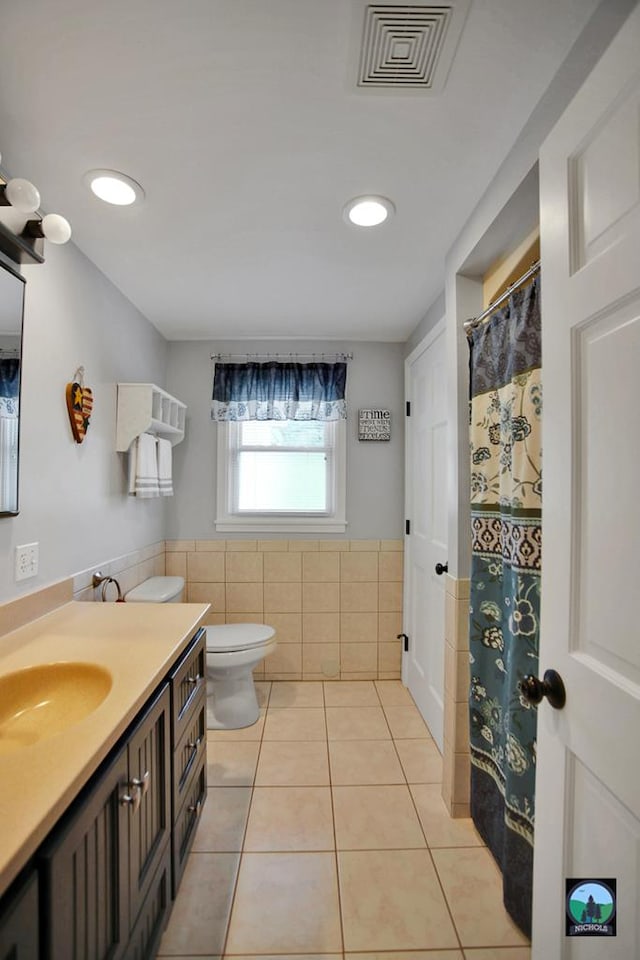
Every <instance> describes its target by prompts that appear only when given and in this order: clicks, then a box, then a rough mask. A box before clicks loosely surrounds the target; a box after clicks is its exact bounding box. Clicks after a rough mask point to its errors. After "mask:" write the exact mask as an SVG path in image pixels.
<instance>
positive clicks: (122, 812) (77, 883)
mask: <svg viewBox="0 0 640 960" xmlns="http://www.w3.org/2000/svg"><path fill="white" fill-rule="evenodd" d="M127 784H128V768H127V752H126V748H123V749H122V750H121V751H120V752H119V753H117V754H116V756H115V757H114V758H113V760H112V761H111V763H110V764H109V765H108V767H107V769H106V770H105V771H103V772H102V773H101V776H100V778H99V780H98V781H97V782H96V784H95V785H94V786H93V788H92V789H90V790H89V792H88V794H87V795H86V796H84V795H83V796H82V798H81V799H80V800H79V802H78V803H77V804H76V805H75V806H74V808H73V809H72V810H71V811H70V812H69V813H68V814H67V815H66V816H65V817H64V818H63V820H62V821H61V823H60V824H59V825H58V827H57V829H56V832H55V835H54V837H53V839H52V840H51V842H50V843H48V844H46V845H45V847H44V849H43V852H42V860H41V864H42V870H41V879H42V903H43V905H44V909H43V914H44V921H45V922H44V933H43V938H44V943H43V948H44V957H45V958H46V960H118V958H120V957H122V956H123V955H124V951H125V948H126V945H127V941H128V938H129V929H130V916H129V897H128V887H129V878H128V874H127V864H128V854H127V844H128V834H129V831H128V819H129V817H130V816H131V814H130V809H131V796H130V794H129V792H128V786H127Z"/></svg>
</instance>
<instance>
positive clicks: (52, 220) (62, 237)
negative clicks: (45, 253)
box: [42, 213, 71, 243]
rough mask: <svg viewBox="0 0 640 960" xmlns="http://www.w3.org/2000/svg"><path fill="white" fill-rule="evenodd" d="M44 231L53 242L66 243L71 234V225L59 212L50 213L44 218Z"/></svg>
mask: <svg viewBox="0 0 640 960" xmlns="http://www.w3.org/2000/svg"><path fill="white" fill-rule="evenodd" d="M42 232H43V233H44V235H45V237H46V238H47V240H50V241H51V243H66V242H67V240H68V239H69V237H70V236H71V226H70V224H69V221H68V220H65V218H64V217H61V216H60V214H59V213H48V214H47V215H46V216H45V217H43V218H42Z"/></svg>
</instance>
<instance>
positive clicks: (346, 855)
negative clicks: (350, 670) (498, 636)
mask: <svg viewBox="0 0 640 960" xmlns="http://www.w3.org/2000/svg"><path fill="white" fill-rule="evenodd" d="M257 687H258V691H259V698H260V701H261V707H262V710H261V716H260V719H259V720H258V722H257V723H256V724H255V725H254V726H253V727H249V728H247V729H245V730H234V731H219V732H218V731H215V732H214V731H210V732H209V734H208V794H209V796H208V800H207V803H206V804H205V807H204V809H203V813H202V820H201V822H200V825H199V827H198V832H197V834H196V837H195V841H194V846H193V850H192V852H191V854H190V856H189V861H188V863H187V868H186V871H185V874H184V878H183V881H182V886H181V888H180V892H179V895H178V898H177V900H176V902H175V905H174V908H173V913H172V915H171V919H170V921H169V925H168V927H167V930H166V932H165V934H164V937H163V939H162V943H161V945H160V951H159V956H161V957H173V958H180V960H195V958H199V960H223V958H224V960H227V958H229V960H231V958H235V960H250V958H262V960H280V958H283V960H284V958H286V960H529V956H530V951H529V946H528V943H527V941H526V939H525V938H524V937H523V936H522V934H521V933H520V932H519V930H518V929H517V928H516V927H515V926H514V924H513V923H512V922H511V920H510V919H509V917H508V915H507V914H506V912H505V910H504V908H503V906H502V899H501V890H500V874H499V872H498V869H497V867H496V866H495V863H494V861H493V858H492V857H491V854H490V853H489V852H488V851H487V849H486V848H485V847H484V845H483V843H482V841H481V840H480V838H479V836H478V834H477V833H476V832H475V830H474V827H473V825H472V823H471V821H470V820H451V819H450V818H449V817H448V815H447V812H446V809H445V807H444V804H443V802H442V800H441V797H440V790H441V778H442V760H441V757H440V754H439V752H438V750H437V748H436V745H435V743H434V742H433V740H432V739H431V736H430V734H429V731H428V729H427V728H426V726H425V725H424V723H423V721H422V718H421V717H420V714H419V713H418V711H417V709H416V707H415V705H414V704H413V701H412V700H411V697H410V696H409V694H408V692H407V690H406V689H405V688H404V687H403V686H402V684H401V683H400V681H398V680H383V681H375V682H373V681H359V682H358V681H354V682H347V681H340V682H335V683H321V682H312V681H305V682H274V683H259V684H257Z"/></svg>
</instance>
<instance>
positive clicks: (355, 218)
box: [342, 196, 396, 227]
mask: <svg viewBox="0 0 640 960" xmlns="http://www.w3.org/2000/svg"><path fill="white" fill-rule="evenodd" d="M395 209H396V208H395V207H394V205H393V204H392V202H391V200H387V198H386V197H377V196H365V197H354V199H353V200H349V202H348V203H346V204H345V206H344V209H343V211H342V215H343V217H344V218H345V220H347V221H348V222H349V223H353V224H355V225H356V226H357V227H377V226H378V225H379V224H381V223H384V221H385V220H387V219H388V217H390V216H393V214H394V213H395Z"/></svg>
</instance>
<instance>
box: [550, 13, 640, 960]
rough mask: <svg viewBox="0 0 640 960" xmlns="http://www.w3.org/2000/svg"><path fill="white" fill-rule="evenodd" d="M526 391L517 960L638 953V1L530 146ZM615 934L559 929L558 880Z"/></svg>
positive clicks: (626, 958)
mask: <svg viewBox="0 0 640 960" xmlns="http://www.w3.org/2000/svg"><path fill="white" fill-rule="evenodd" d="M540 197H541V243H542V324H543V336H542V343H543V362H542V375H543V389H544V414H543V423H544V433H543V450H544V500H543V537H544V548H543V574H542V621H541V639H540V670H541V671H544V670H545V669H548V668H554V669H555V670H557V671H558V672H559V673H560V675H561V676H562V678H563V680H564V684H565V687H566V694H567V702H566V706H565V707H564V709H562V710H554V709H552V708H551V707H550V705H549V703H548V702H546V701H543V703H542V704H541V705H540V707H539V710H538V771H537V789H536V809H537V818H536V844H535V856H534V905H533V909H534V922H533V958H534V960H556V958H557V960H567V958H570V960H574V958H580V960H637V958H640V908H639V903H640V747H639V745H638V741H639V739H640V631H639V628H638V623H639V620H640V618H639V614H638V604H637V597H638V593H639V589H640V577H639V575H640V562H639V561H638V552H639V549H640V495H639V493H638V487H639V481H640V423H639V418H638V410H639V408H640V8H638V7H636V8H635V11H634V13H632V15H631V17H630V19H629V20H628V21H627V23H626V24H625V26H624V27H623V29H622V31H621V32H620V34H619V35H618V37H616V39H615V40H614V41H613V43H612V45H611V47H610V48H609V50H608V51H607V52H606V53H605V55H604V57H603V58H602V59H601V61H600V62H599V64H598V65H597V66H596V68H595V69H594V71H593V73H592V74H591V76H590V77H589V78H588V80H587V81H586V83H585V84H584V86H583V87H582V89H581V91H580V92H579V93H578V95H577V96H576V98H575V99H574V101H573V102H572V103H571V105H570V106H569V108H568V109H567V111H566V112H565V114H564V115H563V117H562V118H561V120H560V121H559V122H558V124H557V126H556V127H555V128H554V130H553V131H552V133H551V134H550V136H549V137H548V139H547V141H546V142H545V144H544V146H543V149H542V151H541V154H540ZM592 877H593V878H594V879H600V878H603V879H608V878H614V879H616V881H617V893H618V904H617V936H616V937H615V938H614V937H607V938H603V937H590V938H576V937H567V936H566V935H565V879H567V878H569V879H570V878H592Z"/></svg>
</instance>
